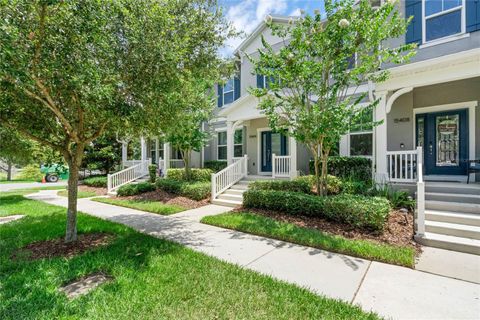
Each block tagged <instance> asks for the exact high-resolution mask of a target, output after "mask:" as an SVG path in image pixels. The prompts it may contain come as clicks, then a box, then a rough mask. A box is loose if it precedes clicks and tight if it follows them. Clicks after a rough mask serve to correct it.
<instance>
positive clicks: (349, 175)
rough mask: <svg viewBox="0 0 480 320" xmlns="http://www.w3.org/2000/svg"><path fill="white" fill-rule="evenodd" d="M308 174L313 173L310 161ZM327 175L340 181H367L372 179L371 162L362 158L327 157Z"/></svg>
mask: <svg viewBox="0 0 480 320" xmlns="http://www.w3.org/2000/svg"><path fill="white" fill-rule="evenodd" d="M310 172H311V173H312V174H313V173H314V172H315V169H314V167H313V161H310ZM328 174H331V175H333V176H336V177H338V178H341V179H353V180H361V181H369V180H371V179H372V160H371V159H369V158H364V157H342V156H333V157H329V158H328Z"/></svg>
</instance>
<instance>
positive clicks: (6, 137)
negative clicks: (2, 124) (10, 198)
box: [0, 128, 34, 181]
mask: <svg viewBox="0 0 480 320" xmlns="http://www.w3.org/2000/svg"><path fill="white" fill-rule="evenodd" d="M33 149H34V144H33V143H32V142H31V141H30V140H27V139H25V138H23V137H21V136H20V135H19V134H17V133H16V132H14V131H13V130H7V129H5V128H0V161H1V162H3V163H4V165H2V163H0V170H2V171H5V172H6V173H7V180H8V181H10V180H12V167H13V166H14V165H21V166H23V165H27V164H29V163H30V162H31V161H32V151H33Z"/></svg>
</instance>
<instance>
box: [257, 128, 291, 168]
mask: <svg viewBox="0 0 480 320" xmlns="http://www.w3.org/2000/svg"><path fill="white" fill-rule="evenodd" d="M264 132H271V133H273V131H272V129H271V128H269V127H267V128H258V129H257V174H258V175H265V176H269V175H272V171H271V170H270V171H262V151H263V150H262V135H263V133H264ZM286 143H287V144H288V137H287V142H286Z"/></svg>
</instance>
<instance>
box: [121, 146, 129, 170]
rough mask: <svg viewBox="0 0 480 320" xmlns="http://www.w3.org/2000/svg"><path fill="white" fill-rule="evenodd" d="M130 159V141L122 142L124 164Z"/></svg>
mask: <svg viewBox="0 0 480 320" xmlns="http://www.w3.org/2000/svg"><path fill="white" fill-rule="evenodd" d="M127 160H128V143H127V142H122V166H123V165H124V163H125V161H127Z"/></svg>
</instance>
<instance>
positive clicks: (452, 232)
mask: <svg viewBox="0 0 480 320" xmlns="http://www.w3.org/2000/svg"><path fill="white" fill-rule="evenodd" d="M425 230H426V231H427V232H432V233H438V234H444V235H447V236H455V237H462V238H469V239H477V240H480V232H475V231H471V230H461V229H454V228H447V227H440V226H429V225H426V226H425Z"/></svg>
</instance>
